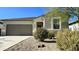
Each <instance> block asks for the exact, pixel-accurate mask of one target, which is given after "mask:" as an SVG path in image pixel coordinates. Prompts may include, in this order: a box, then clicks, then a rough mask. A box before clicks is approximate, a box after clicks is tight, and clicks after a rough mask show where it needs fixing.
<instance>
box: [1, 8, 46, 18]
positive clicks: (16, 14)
mask: <svg viewBox="0 0 79 59" xmlns="http://www.w3.org/2000/svg"><path fill="white" fill-rule="evenodd" d="M45 11H46V8H44V7H0V19H8V18H23V17H36V16H40V15H43V14H44V13H45Z"/></svg>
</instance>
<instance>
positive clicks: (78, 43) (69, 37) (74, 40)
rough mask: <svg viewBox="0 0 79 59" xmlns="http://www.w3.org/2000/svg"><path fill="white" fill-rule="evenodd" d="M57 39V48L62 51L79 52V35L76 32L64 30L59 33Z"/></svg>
mask: <svg viewBox="0 0 79 59" xmlns="http://www.w3.org/2000/svg"><path fill="white" fill-rule="evenodd" d="M56 39H57V40H56V42H57V46H58V48H60V49H61V50H71V51H77V50H79V33H78V31H76V30H74V31H71V30H68V29H64V30H62V31H58V33H57V35H56Z"/></svg>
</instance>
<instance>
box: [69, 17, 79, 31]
mask: <svg viewBox="0 0 79 59" xmlns="http://www.w3.org/2000/svg"><path fill="white" fill-rule="evenodd" d="M69 29H70V30H77V31H79V20H78V17H77V16H73V18H71V19H70V22H69Z"/></svg>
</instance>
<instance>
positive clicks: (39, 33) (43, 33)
mask: <svg viewBox="0 0 79 59" xmlns="http://www.w3.org/2000/svg"><path fill="white" fill-rule="evenodd" d="M34 37H35V39H38V40H39V41H44V39H46V38H47V37H48V31H47V30H46V29H44V28H38V29H37V30H36V31H35V33H34Z"/></svg>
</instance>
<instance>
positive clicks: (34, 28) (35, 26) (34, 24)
mask: <svg viewBox="0 0 79 59" xmlns="http://www.w3.org/2000/svg"><path fill="white" fill-rule="evenodd" d="M37 22H43V27H45V19H44V18H43V17H38V18H36V19H34V20H33V32H34V31H35V30H36V28H37V24H36V23H37Z"/></svg>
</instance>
